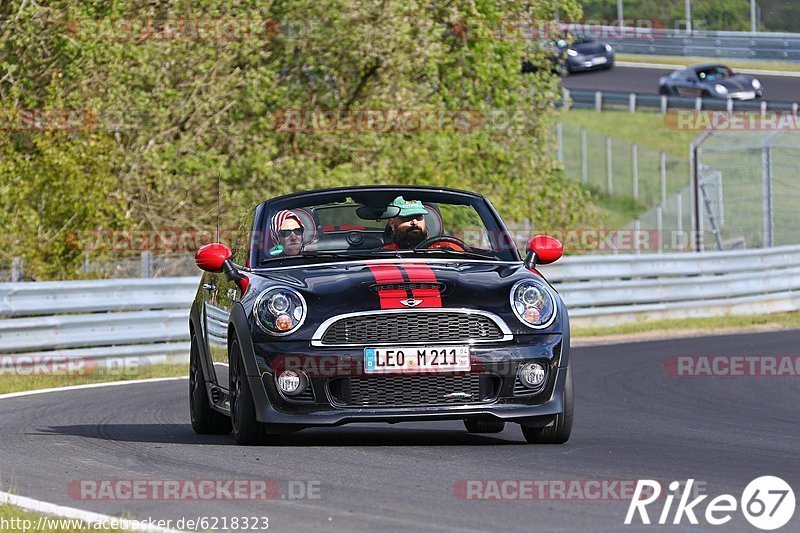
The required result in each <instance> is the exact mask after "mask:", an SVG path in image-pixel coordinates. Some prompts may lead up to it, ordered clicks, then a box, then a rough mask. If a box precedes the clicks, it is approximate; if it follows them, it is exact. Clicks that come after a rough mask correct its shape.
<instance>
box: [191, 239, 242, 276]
mask: <svg viewBox="0 0 800 533" xmlns="http://www.w3.org/2000/svg"><path fill="white" fill-rule="evenodd" d="M231 256H233V253H232V252H231V249H230V248H228V247H227V246H225V245H224V244H222V243H219V242H215V243H213V244H206V245H205V246H201V247H200V249H199V250H197V253H196V254H194V262H195V264H196V265H197V266H198V268H200V269H201V270H205V271H206V272H222V267H223V265H224V264H225V262H226V261H228V260H229V259H230V258H231Z"/></svg>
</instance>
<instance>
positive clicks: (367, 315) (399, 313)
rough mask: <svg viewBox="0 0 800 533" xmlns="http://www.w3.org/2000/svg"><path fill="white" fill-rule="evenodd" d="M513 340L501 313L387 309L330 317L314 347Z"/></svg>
mask: <svg viewBox="0 0 800 533" xmlns="http://www.w3.org/2000/svg"><path fill="white" fill-rule="evenodd" d="M511 339H513V335H512V334H511V330H510V329H509V328H508V326H507V325H506V323H505V322H504V321H503V319H501V318H500V317H499V316H497V315H495V314H492V313H489V312H486V311H479V310H475V309H453V308H439V307H437V308H428V309H386V310H377V311H363V312H360V313H346V314H343V315H337V316H335V317H331V318H329V319H328V320H326V321H325V322H323V323H322V324H320V326H319V327H318V328H317V330H316V331H315V332H314V335H313V337H312V339H311V345H312V346H369V347H372V346H397V345H404V346H407V345H408V346H413V345H430V344H437V345H438V344H480V343H488V342H495V343H496V342H504V341H509V340H511Z"/></svg>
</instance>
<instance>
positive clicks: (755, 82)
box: [750, 78, 761, 90]
mask: <svg viewBox="0 0 800 533" xmlns="http://www.w3.org/2000/svg"><path fill="white" fill-rule="evenodd" d="M750 84H751V85H752V86H753V89H756V90H758V89H760V88H761V82H760V81H758V80H757V79H755V78H753V81H751V82H750Z"/></svg>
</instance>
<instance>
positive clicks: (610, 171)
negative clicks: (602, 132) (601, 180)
mask: <svg viewBox="0 0 800 533" xmlns="http://www.w3.org/2000/svg"><path fill="white" fill-rule="evenodd" d="M613 177H614V167H613V164H612V161H611V137H609V136H606V181H607V184H606V192H607V193H608V195H609V196H611V194H612V193H613V192H614V183H613V181H614V180H613Z"/></svg>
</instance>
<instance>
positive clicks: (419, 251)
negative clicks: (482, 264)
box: [404, 248, 500, 261]
mask: <svg viewBox="0 0 800 533" xmlns="http://www.w3.org/2000/svg"><path fill="white" fill-rule="evenodd" d="M404 251H409V252H413V253H415V254H431V253H440V254H452V255H457V256H459V257H461V256H463V257H470V258H473V259H494V260H495V261H499V260H500V258H499V257H497V256H496V255H495V254H480V253H477V252H467V251H459V250H448V249H447V248H420V249H416V248H413V249H411V250H404Z"/></svg>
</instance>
